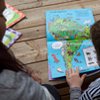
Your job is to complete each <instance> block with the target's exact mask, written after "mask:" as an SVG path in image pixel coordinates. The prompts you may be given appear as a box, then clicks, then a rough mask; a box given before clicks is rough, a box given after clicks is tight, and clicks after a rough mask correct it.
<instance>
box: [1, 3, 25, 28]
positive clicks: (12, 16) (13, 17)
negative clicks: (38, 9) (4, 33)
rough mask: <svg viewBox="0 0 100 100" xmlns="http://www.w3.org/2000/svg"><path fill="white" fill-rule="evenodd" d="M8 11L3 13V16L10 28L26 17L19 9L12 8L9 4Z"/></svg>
mask: <svg viewBox="0 0 100 100" xmlns="http://www.w3.org/2000/svg"><path fill="white" fill-rule="evenodd" d="M5 5H6V9H5V10H4V12H3V16H4V17H5V18H6V19H7V21H6V26H7V28H9V27H10V26H12V25H14V24H15V23H17V22H18V21H20V20H21V19H23V18H24V17H25V15H24V14H23V13H21V12H20V11H18V10H17V9H15V8H13V7H12V6H10V5H9V4H8V3H6V2H5Z"/></svg>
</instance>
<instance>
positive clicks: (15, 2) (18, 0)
mask: <svg viewBox="0 0 100 100" xmlns="http://www.w3.org/2000/svg"><path fill="white" fill-rule="evenodd" d="M5 1H6V2H7V3H9V4H10V5H12V6H15V5H22V4H26V3H33V2H38V1H39V0H12V1H11V0H5ZM40 1H42V0H40Z"/></svg>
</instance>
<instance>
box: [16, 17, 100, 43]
mask: <svg viewBox="0 0 100 100" xmlns="http://www.w3.org/2000/svg"><path fill="white" fill-rule="evenodd" d="M94 19H95V21H98V20H100V15H95V16H94ZM17 31H19V32H21V33H22V36H21V38H19V39H18V40H17V42H21V41H28V40H34V39H40V38H46V25H42V26H37V27H31V28H27V29H21V30H17Z"/></svg>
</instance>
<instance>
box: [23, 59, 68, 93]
mask: <svg viewBox="0 0 100 100" xmlns="http://www.w3.org/2000/svg"><path fill="white" fill-rule="evenodd" d="M47 66H48V62H47V60H46V61H41V62H37V63H32V64H27V66H24V68H25V69H26V70H28V71H34V72H36V73H38V74H39V75H40V77H41V78H42V84H51V85H57V84H61V83H65V82H66V81H63V80H62V81H59V80H57V81H56V80H55V81H49V80H48V67H47ZM60 91H61V90H60ZM65 93H66V92H65Z"/></svg>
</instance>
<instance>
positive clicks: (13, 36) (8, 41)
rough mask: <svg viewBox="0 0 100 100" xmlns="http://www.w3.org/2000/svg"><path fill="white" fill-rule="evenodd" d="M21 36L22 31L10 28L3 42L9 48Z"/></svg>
mask: <svg viewBox="0 0 100 100" xmlns="http://www.w3.org/2000/svg"><path fill="white" fill-rule="evenodd" d="M20 36H21V33H19V32H17V31H14V30H12V29H10V28H9V29H7V30H6V32H5V35H4V37H3V40H2V43H4V45H5V46H6V47H7V48H9V47H10V46H11V45H12V44H13V43H14V42H15V41H16V40H17V39H18V38H19V37H20Z"/></svg>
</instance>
